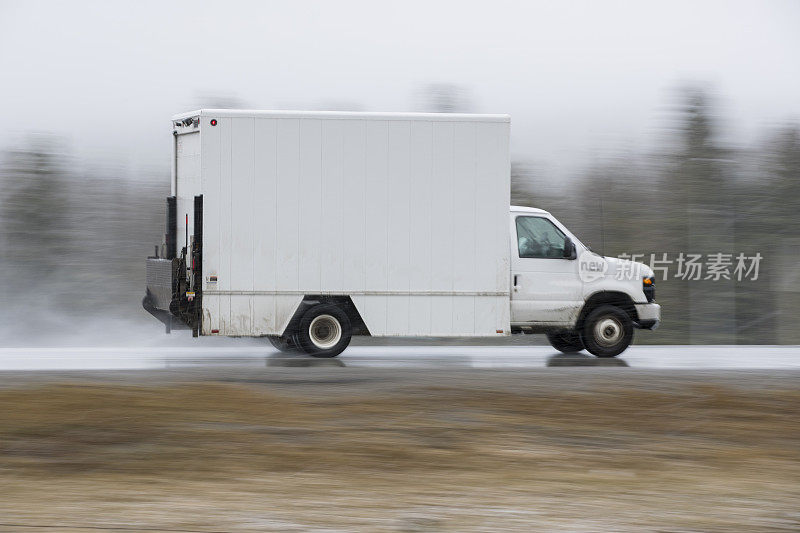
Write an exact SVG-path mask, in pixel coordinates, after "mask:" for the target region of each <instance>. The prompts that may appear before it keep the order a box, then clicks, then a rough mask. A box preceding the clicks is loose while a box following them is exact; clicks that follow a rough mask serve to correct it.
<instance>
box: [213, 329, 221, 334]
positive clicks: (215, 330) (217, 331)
mask: <svg viewBox="0 0 800 533" xmlns="http://www.w3.org/2000/svg"><path fill="white" fill-rule="evenodd" d="M211 333H219V330H218V329H212V330H211Z"/></svg>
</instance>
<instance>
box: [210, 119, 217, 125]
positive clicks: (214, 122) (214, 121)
mask: <svg viewBox="0 0 800 533" xmlns="http://www.w3.org/2000/svg"><path fill="white" fill-rule="evenodd" d="M211 125H212V126H216V125H217V119H215V118H212V119H211Z"/></svg>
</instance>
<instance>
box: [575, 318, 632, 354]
mask: <svg viewBox="0 0 800 533" xmlns="http://www.w3.org/2000/svg"><path fill="white" fill-rule="evenodd" d="M632 341H633V321H632V320H631V317H630V316H628V313H626V312H625V311H623V310H622V309H620V308H619V307H616V306H614V305H601V306H600V307H598V308H597V309H595V310H594V311H592V312H591V313H589V316H588V317H586V321H585V322H584V324H583V344H584V345H585V346H586V349H587V350H589V352H591V353H592V354H594V355H596V356H597V357H616V356H617V355H619V354H621V353H622V352H624V351H625V350H626V349H627V348H628V346H630V344H631V342H632Z"/></svg>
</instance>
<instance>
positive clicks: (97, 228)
mask: <svg viewBox="0 0 800 533" xmlns="http://www.w3.org/2000/svg"><path fill="white" fill-rule="evenodd" d="M76 167H77V165H75V161H74V159H73V157H72V156H71V155H70V153H69V151H68V150H67V148H66V145H65V143H64V141H63V139H60V138H57V137H53V136H49V135H40V134H37V135H32V136H30V137H29V138H28V139H27V140H26V141H25V142H24V143H23V144H22V146H21V147H19V148H14V149H9V150H7V151H6V152H5V154H4V157H3V158H2V161H0V268H2V272H3V276H2V278H0V291H2V292H1V294H2V301H3V305H2V307H0V317H1V318H2V329H0V337H2V334H3V330H5V331H6V333H9V334H10V333H20V332H21V331H25V330H28V331H30V332H46V331H48V330H70V328H73V329H74V328H81V327H83V326H84V324H82V322H83V320H82V319H84V318H85V319H90V318H92V317H108V316H112V317H113V316H119V317H122V318H125V319H129V318H134V319H136V318H139V319H143V318H144V317H142V316H141V315H142V313H141V303H140V302H141V295H142V290H143V289H142V287H143V286H144V270H143V258H144V257H146V256H147V255H148V254H152V253H153V252H152V250H153V244H154V243H155V242H157V236H158V235H159V234H160V233H163V228H164V207H163V206H164V197H165V196H166V195H167V194H169V179H168V178H167V177H166V176H137V177H136V178H132V177H130V176H128V175H126V173H125V172H123V170H122V169H94V170H92V169H88V170H82V171H75V170H72V169H74V168H76ZM76 317H78V318H79V320H77V321H76Z"/></svg>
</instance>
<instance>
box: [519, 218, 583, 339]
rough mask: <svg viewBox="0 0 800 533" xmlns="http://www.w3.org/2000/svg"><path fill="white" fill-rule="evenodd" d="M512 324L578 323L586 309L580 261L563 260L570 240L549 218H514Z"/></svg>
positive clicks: (569, 324) (568, 324)
mask: <svg viewBox="0 0 800 533" xmlns="http://www.w3.org/2000/svg"><path fill="white" fill-rule="evenodd" d="M511 235H512V246H511V248H512V250H511V266H512V268H511V322H512V323H515V324H541V325H565V326H571V325H573V324H574V323H575V319H576V317H577V314H578V312H579V311H580V309H581V306H582V305H583V297H582V296H583V282H582V281H581V279H580V276H579V275H578V261H576V260H574V259H569V258H565V257H564V255H565V254H564V249H565V247H566V246H567V236H566V235H565V234H564V232H562V231H561V230H560V229H559V228H558V227H557V226H556V225H555V224H554V223H553V222H552V221H551V220H550V219H549V218H548V217H546V216H543V215H538V214H530V215H529V214H515V213H512V215H511Z"/></svg>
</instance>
